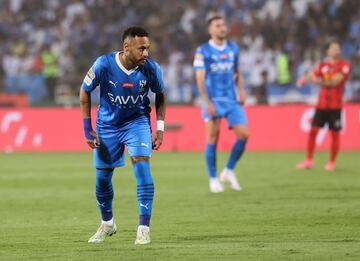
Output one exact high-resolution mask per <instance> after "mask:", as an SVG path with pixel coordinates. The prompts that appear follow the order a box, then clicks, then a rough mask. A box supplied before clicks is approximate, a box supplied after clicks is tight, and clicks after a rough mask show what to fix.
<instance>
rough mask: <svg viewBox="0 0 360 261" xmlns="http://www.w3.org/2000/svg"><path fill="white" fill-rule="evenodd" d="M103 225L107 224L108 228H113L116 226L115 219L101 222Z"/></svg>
mask: <svg viewBox="0 0 360 261" xmlns="http://www.w3.org/2000/svg"><path fill="white" fill-rule="evenodd" d="M101 223H103V224H106V225H108V226H113V225H114V219H113V218H112V219H110V220H108V221H104V220H103V221H101Z"/></svg>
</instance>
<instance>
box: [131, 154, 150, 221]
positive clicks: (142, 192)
mask: <svg viewBox="0 0 360 261" xmlns="http://www.w3.org/2000/svg"><path fill="white" fill-rule="evenodd" d="M133 166H134V173H135V177H136V183H137V201H138V208H139V225H143V226H150V219H151V212H152V204H153V199H154V183H153V179H152V177H151V172H150V163H149V162H147V161H139V162H136V163H134V164H133Z"/></svg>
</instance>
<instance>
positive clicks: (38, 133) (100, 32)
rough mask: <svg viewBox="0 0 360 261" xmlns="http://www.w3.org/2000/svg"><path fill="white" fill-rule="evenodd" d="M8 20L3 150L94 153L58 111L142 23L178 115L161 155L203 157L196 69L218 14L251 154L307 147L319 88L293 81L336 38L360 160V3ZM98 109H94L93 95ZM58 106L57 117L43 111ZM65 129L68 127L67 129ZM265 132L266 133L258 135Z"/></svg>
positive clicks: (76, 11) (88, 9)
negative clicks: (235, 53) (233, 56)
mask: <svg viewBox="0 0 360 261" xmlns="http://www.w3.org/2000/svg"><path fill="white" fill-rule="evenodd" d="M0 10H1V11H0V43H1V45H0V46H1V48H0V59H1V67H0V68H1V70H0V92H1V94H0V105H1V106H2V107H5V108H2V109H1V110H0V124H1V136H2V138H1V140H0V149H1V150H3V151H14V150H22V151H24V150H25V151H28V150H39V151H61V150H63V151H64V150H65V151H66V150H75V151H79V150H86V145H85V144H84V143H83V142H82V138H81V133H82V130H81V120H80V118H81V117H80V115H79V113H78V112H77V110H63V109H61V108H77V107H78V90H79V86H80V85H81V83H82V80H83V77H84V75H85V73H86V71H87V70H88V68H89V67H90V66H91V64H92V63H93V61H94V60H95V59H96V57H97V56H99V55H101V54H103V53H107V52H110V51H114V50H119V48H120V47H121V40H120V38H121V33H122V31H123V29H124V28H125V27H127V26H129V25H134V24H137V25H141V26H144V27H145V28H147V29H148V30H149V32H150V34H151V38H152V47H151V48H152V50H151V51H152V56H153V58H155V60H157V61H159V63H160V64H161V66H162V69H163V73H164V81H165V86H166V92H167V98H168V102H169V103H170V104H174V105H177V107H173V108H172V107H170V108H169V113H168V116H167V127H168V128H167V129H168V131H167V134H166V136H165V144H164V147H163V150H196V151H199V150H202V148H203V146H204V143H203V142H204V141H203V140H204V139H203V138H202V136H203V133H204V131H203V124H202V122H201V118H200V110H199V105H200V99H199V94H198V91H197V88H196V86H195V82H194V71H193V69H192V59H193V55H194V51H195V48H196V46H198V45H199V44H200V43H202V42H204V41H206V40H207V39H208V35H207V30H206V18H207V17H209V16H211V15H212V14H214V13H220V14H223V15H224V17H226V20H227V23H228V25H229V29H230V32H229V36H230V38H231V39H232V40H234V41H236V42H238V43H239V45H240V46H241V56H240V59H241V61H240V63H241V68H242V72H243V75H244V78H245V84H246V89H247V92H248V96H249V97H248V100H247V106H248V107H247V113H248V115H249V118H250V131H251V133H252V135H251V139H250V142H249V147H248V148H249V149H250V150H252V149H257V150H271V149H276V150H299V149H302V148H304V146H305V143H306V132H307V131H308V130H309V122H310V119H311V116H312V111H311V109H309V108H307V107H306V106H304V104H305V105H312V104H314V103H315V102H316V100H317V94H318V91H319V88H318V87H316V86H311V85H308V86H305V88H302V89H298V88H296V86H295V85H294V81H295V80H296V78H297V77H298V76H299V75H301V74H303V73H304V72H306V71H309V70H311V68H313V67H314V65H315V64H316V63H317V62H319V61H320V60H321V59H322V58H323V56H324V48H325V44H326V42H327V41H329V40H330V39H333V38H334V37H336V38H337V39H340V41H341V45H342V50H343V55H344V57H345V58H346V59H349V60H350V61H351V62H352V64H353V70H352V75H351V79H350V81H349V82H348V84H347V86H346V91H345V100H346V102H347V103H348V104H352V105H351V106H347V107H346V108H345V112H344V114H345V115H344V116H345V117H344V124H345V128H344V131H343V132H342V136H343V143H342V147H343V148H345V149H347V150H354V149H360V139H359V137H358V135H357V133H359V131H360V127H359V126H360V124H359V117H357V116H356V115H357V114H358V111H359V107H358V106H357V105H356V103H358V102H360V49H359V43H360V11H359V10H360V8H359V5H358V3H357V1H352V0H340V1H327V0H324V1H315V0H295V1H287V0H270V1H264V0H254V1H245V0H244V1H233V0H228V1H210V0H197V1H184V0H180V1H158V0H155V1H145V2H144V1H127V0H121V1H120V0H119V1H115V0H114V1H113V0H109V1H96V0H88V1H78V0H66V1H58V0H48V1H40V0H29V1H22V0H15V1H1V2H0ZM92 100H93V102H94V103H95V104H96V102H97V101H98V93H97V92H95V93H94V94H93V99H92ZM299 104H301V105H299ZM181 105H186V106H187V107H179V106H181ZM259 105H261V106H259ZM298 105H299V106H298ZM50 106H51V107H56V108H58V109H57V110H54V109H52V110H47V112H44V111H42V110H39V109H38V108H39V107H41V108H44V107H50ZM268 106H271V107H268ZM274 106H275V107H274ZM289 106H290V107H289ZM6 107H12V108H11V109H6ZM191 108H197V109H191ZM310 108H311V107H310ZM309 110H310V111H309ZM54 119H59V120H54ZM63 119H68V122H69V121H71V124H69V125H68V126H67V128H64V126H63V123H64V121H63ZM70 119H71V120H70ZM270 119H271V120H270ZM39 122H42V123H44V124H39ZM49 123H51V124H49ZM264 123H266V124H264ZM259 126H260V127H259ZM222 128H223V130H222V133H225V134H224V137H223V138H222V139H221V140H220V144H219V148H220V149H221V150H228V149H229V148H230V146H231V142H232V136H231V134H230V133H229V132H228V131H227V130H226V125H225V123H224V125H223V126H222ZM263 128H265V129H266V132H262V131H260V130H263ZM64 129H65V130H64ZM194 129H195V130H194ZM71 137H75V138H71ZM63 141H68V142H65V143H66V145H65V144H64V143H63ZM269 141H271V142H270V144H269ZM328 143H329V141H328V140H327V138H326V137H325V136H324V135H321V136H320V138H319V139H318V145H320V147H321V148H322V149H324V148H326V147H327V146H328Z"/></svg>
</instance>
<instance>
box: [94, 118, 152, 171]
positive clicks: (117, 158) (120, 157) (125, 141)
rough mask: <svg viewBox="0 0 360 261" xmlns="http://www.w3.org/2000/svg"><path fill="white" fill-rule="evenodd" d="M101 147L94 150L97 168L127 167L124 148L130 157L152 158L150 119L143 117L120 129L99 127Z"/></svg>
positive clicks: (97, 129)
mask: <svg viewBox="0 0 360 261" xmlns="http://www.w3.org/2000/svg"><path fill="white" fill-rule="evenodd" d="M96 132H97V134H98V135H99V138H100V147H99V148H96V149H94V165H95V168H116V167H121V166H124V165H125V156H124V148H125V146H126V148H127V149H128V154H129V155H130V156H146V157H150V156H151V150H152V138H151V125H150V119H149V118H148V117H146V116H141V117H138V118H136V119H133V120H131V121H129V122H127V123H125V124H123V125H121V126H120V127H118V128H114V127H109V126H106V127H103V126H101V127H100V126H98V125H97V128H96Z"/></svg>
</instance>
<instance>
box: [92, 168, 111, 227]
mask: <svg viewBox="0 0 360 261" xmlns="http://www.w3.org/2000/svg"><path fill="white" fill-rule="evenodd" d="M113 173H114V169H96V199H97V202H98V206H99V209H100V212H101V218H102V220H103V221H109V220H111V219H112V218H113V212H112V201H113V198H114V191H113V187H112V181H111V180H112V175H113Z"/></svg>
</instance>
